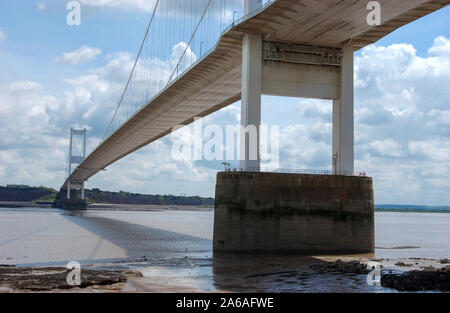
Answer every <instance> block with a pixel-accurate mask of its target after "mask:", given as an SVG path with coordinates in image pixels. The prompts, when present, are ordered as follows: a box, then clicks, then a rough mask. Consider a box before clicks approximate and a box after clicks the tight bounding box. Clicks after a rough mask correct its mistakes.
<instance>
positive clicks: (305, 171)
mask: <svg viewBox="0 0 450 313" xmlns="http://www.w3.org/2000/svg"><path fill="white" fill-rule="evenodd" d="M223 170H224V171H229V172H258V173H285V174H312V175H343V176H367V174H366V172H354V171H348V170H334V171H333V170H321V169H293V168H268V167H266V168H265V167H259V168H256V167H255V168H246V169H242V168H239V167H238V166H237V167H233V166H225V167H224V169H223Z"/></svg>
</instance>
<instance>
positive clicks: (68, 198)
mask: <svg viewBox="0 0 450 313" xmlns="http://www.w3.org/2000/svg"><path fill="white" fill-rule="evenodd" d="M67 200H70V180H69V181H67Z"/></svg>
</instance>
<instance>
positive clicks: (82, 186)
mask: <svg viewBox="0 0 450 313" xmlns="http://www.w3.org/2000/svg"><path fill="white" fill-rule="evenodd" d="M81 200H84V182H82V183H81Z"/></svg>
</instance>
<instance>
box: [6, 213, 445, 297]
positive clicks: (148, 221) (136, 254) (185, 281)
mask: <svg viewBox="0 0 450 313" xmlns="http://www.w3.org/2000/svg"><path fill="white" fill-rule="evenodd" d="M213 218H214V213H213V212H212V211H204V210H200V211H184V210H160V211H156V210H155V211H127V210H115V211H109V210H95V209H93V210H87V211H82V212H81V211H77V212H68V211H61V210H57V209H44V208H42V209H36V208H29V209H28V208H17V209H7V208H1V209H0V264H13V265H19V266H23V265H33V266H46V265H64V264H66V263H67V262H68V261H72V260H77V261H79V262H81V263H82V264H85V265H86V266H87V264H92V263H96V264H102V265H104V264H108V265H109V266H112V267H132V268H138V269H140V270H141V271H142V272H143V274H144V278H143V279H140V280H136V281H134V282H131V283H129V284H128V285H127V286H126V287H125V288H126V290H133V291H275V292H277V291H282V292H286V291H312V292H314V291H319V292H322V291H327V292H328V291H330V292H336V291H339V292H342V291H343V292H345V291H356V292H358V291H374V292H379V291H382V292H385V291H392V290H386V288H382V287H379V286H368V285H367V283H366V282H365V277H364V275H339V276H336V275H332V274H327V275H314V273H311V272H310V271H309V264H311V262H312V261H314V260H317V259H319V258H320V259H321V260H332V259H336V257H331V256H329V257H327V256H320V257H317V256H316V257H296V256H289V257H288V256H259V257H252V256H235V255H220V256H213V254H212V241H211V240H212V229H213ZM375 235H376V240H375V241H376V251H375V254H373V255H357V256H341V257H340V258H341V259H343V260H346V259H355V258H357V259H360V260H371V259H378V260H380V262H381V263H382V264H383V266H384V267H389V268H393V269H394V270H396V269H397V270H402V268H399V267H396V266H395V263H396V262H398V261H399V260H401V261H405V263H408V262H409V263H410V264H412V265H413V267H414V268H419V267H424V266H429V265H432V266H437V265H438V264H439V262H438V261H439V259H441V258H450V214H445V213H397V212H376V213H375ZM255 265H257V266H255ZM83 266H84V265H83ZM408 269H410V268H408ZM299 273H300V274H299ZM302 273H303V274H302Z"/></svg>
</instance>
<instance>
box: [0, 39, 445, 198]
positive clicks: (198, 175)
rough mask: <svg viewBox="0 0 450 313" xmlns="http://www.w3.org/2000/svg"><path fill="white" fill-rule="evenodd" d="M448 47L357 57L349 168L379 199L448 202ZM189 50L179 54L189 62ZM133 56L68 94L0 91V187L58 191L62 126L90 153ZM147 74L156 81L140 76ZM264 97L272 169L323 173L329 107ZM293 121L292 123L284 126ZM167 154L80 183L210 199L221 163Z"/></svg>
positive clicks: (158, 147) (394, 49) (162, 66)
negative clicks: (367, 180) (78, 134)
mask: <svg viewBox="0 0 450 313" xmlns="http://www.w3.org/2000/svg"><path fill="white" fill-rule="evenodd" d="M448 41H449V40H448V39H447V38H445V37H438V38H436V40H435V41H434V44H433V46H432V47H430V49H429V55H428V56H425V57H421V56H418V55H417V53H416V50H415V48H414V47H413V46H412V45H408V44H396V45H391V46H388V47H381V46H374V45H373V46H369V47H367V48H365V49H363V50H362V51H361V53H360V55H358V56H357V57H356V59H355V76H356V77H355V87H356V89H355V93H356V95H355V139H356V142H355V156H356V161H355V164H356V169H357V170H365V171H367V172H368V174H369V175H373V176H374V181H375V200H376V202H377V203H380V202H385V203H386V202H391V203H417V204H420V203H422V204H448V203H450V195H449V193H448V189H449V188H450V185H449V181H448V177H449V176H450V139H449V138H450V137H449V136H450V135H449V134H450V123H449V122H448V121H449V119H450V110H449V107H450V103H449V99H450V90H449V89H448V88H446V86H449V85H450V71H448V68H450V67H449V64H450V55H449V54H448V53H446V51H447V50H446V49H447V48H446V47H447V44H448ZM184 48H185V44H183V43H179V44H178V45H176V46H175V47H173V49H172V56H171V57H168V58H167V59H165V60H161V59H157V58H147V59H146V58H143V59H142V61H140V62H139V64H138V67H137V73H138V74H137V75H136V76H135V77H136V78H137V79H136V80H135V81H134V82H135V84H136V85H133V87H137V86H141V85H140V84H142V83H143V80H142V79H138V78H139V77H148V78H149V79H150V81H148V84H147V85H146V88H150V89H151V90H155V89H156V88H157V87H158V86H159V84H161V81H162V83H165V81H166V80H167V79H168V76H169V75H170V73H171V71H170V69H172V68H173V66H174V63H175V61H178V58H179V56H180V53H182V51H183V50H184ZM191 53H192V51H189V50H188V51H187V55H190V57H191V58H195V57H196V56H195V54H192V55H191ZM134 57H135V56H134V55H133V54H131V53H127V52H117V53H113V54H110V55H108V56H107V57H106V64H105V65H104V66H101V67H97V68H91V69H89V70H87V71H86V72H85V73H83V75H79V76H76V77H71V78H65V79H64V80H63V81H64V82H65V83H66V86H67V90H63V95H62V96H61V95H59V96H57V94H56V93H53V92H52V93H48V92H46V89H47V88H46V87H47V86H45V85H44V86H41V85H40V84H39V83H37V82H33V81H10V82H9V83H7V84H5V85H0V116H2V123H0V133H2V134H10V135H9V136H2V137H1V138H0V164H1V166H0V183H1V184H5V183H30V184H41V183H42V184H47V185H52V186H54V187H58V185H59V184H60V183H61V182H62V180H63V177H64V164H65V158H66V151H67V148H68V129H69V128H70V127H71V126H74V125H79V126H81V127H88V128H90V131H89V140H88V151H92V149H93V148H94V147H95V146H96V145H97V143H98V140H99V139H100V138H101V137H102V135H103V132H104V130H105V128H106V125H107V123H108V122H109V120H110V118H111V116H112V112H113V110H114V108H115V107H116V105H117V101H118V99H119V97H120V94H121V92H122V91H123V87H124V85H125V83H126V80H127V79H128V75H129V73H130V70H131V67H132V66H133V63H134ZM182 66H187V65H182ZM155 69H158V72H159V73H160V76H158V77H155V76H152V75H148V73H149V71H150V70H155ZM141 87H142V86H141ZM270 101H271V102H272V103H273V105H272V106H271V110H275V109H276V110H277V111H278V110H279V111H281V113H280V114H279V116H280V119H279V121H276V123H279V124H280V137H281V142H280V153H281V155H280V163H281V164H280V166H281V167H286V168H312V169H314V168H316V169H327V168H328V169H329V168H331V108H332V107H331V103H330V101H318V100H299V101H298V102H297V103H294V104H293V105H292V106H293V107H292V110H291V111H287V109H286V106H285V103H283V99H277V98H275V97H272V98H271V99H270ZM274 102H275V103H274ZM238 107H239V106H238V105H233V106H230V107H227V108H225V109H223V110H220V111H219V112H216V113H214V114H212V115H211V116H208V117H207V118H205V119H204V126H207V125H208V124H209V123H215V124H218V125H221V126H222V125H225V124H238V123H239V108H238ZM124 109H125V108H124ZM128 109H130V110H131V108H128ZM263 109H264V106H263ZM279 111H278V112H279ZM125 112H126V110H125V111H124V114H125ZM278 112H275V113H276V114H278ZM275 113H274V112H271V114H275ZM293 115H294V116H298V119H299V121H298V122H290V121H292V116H293ZM263 116H264V114H263ZM277 116H278V115H277ZM283 117H285V119H288V120H289V124H288V123H286V122H284V120H283ZM186 139H187V138H186ZM170 151H171V143H170V138H163V139H161V140H158V141H157V142H155V143H153V144H151V145H149V146H148V147H145V148H143V149H141V150H139V151H136V152H134V153H133V154H131V155H129V156H127V157H126V158H124V159H123V160H120V161H119V162H117V163H115V164H113V165H111V166H110V167H109V168H108V171H107V172H102V173H99V174H98V175H96V176H95V177H93V178H92V179H91V180H90V183H89V186H88V187H99V188H103V189H111V190H120V189H122V190H130V191H136V192H145V193H174V194H179V193H182V192H183V193H187V194H200V195H209V196H212V195H214V184H215V172H216V170H217V169H219V168H220V167H221V166H220V162H215V163H213V162H210V163H207V162H188V161H173V160H170V159H168V158H167V155H170ZM185 177H189V178H185ZM192 181H195V183H192Z"/></svg>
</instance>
